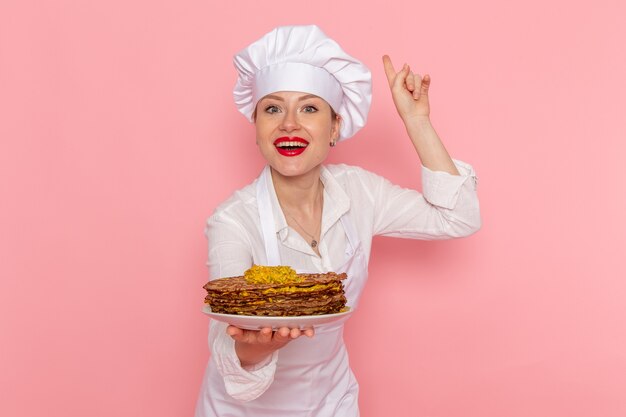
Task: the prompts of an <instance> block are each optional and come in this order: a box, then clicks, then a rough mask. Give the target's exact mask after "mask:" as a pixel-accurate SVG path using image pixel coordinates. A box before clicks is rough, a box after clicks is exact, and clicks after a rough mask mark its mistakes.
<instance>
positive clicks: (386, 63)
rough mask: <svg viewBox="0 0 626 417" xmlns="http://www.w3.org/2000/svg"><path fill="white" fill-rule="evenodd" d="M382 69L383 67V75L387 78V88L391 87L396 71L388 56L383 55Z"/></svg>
mask: <svg viewBox="0 0 626 417" xmlns="http://www.w3.org/2000/svg"><path fill="white" fill-rule="evenodd" d="M383 67H385V75H386V76H387V81H388V82H389V87H391V86H393V82H394V80H395V78H396V70H395V69H394V68H393V63H392V62H391V58H389V55H383Z"/></svg>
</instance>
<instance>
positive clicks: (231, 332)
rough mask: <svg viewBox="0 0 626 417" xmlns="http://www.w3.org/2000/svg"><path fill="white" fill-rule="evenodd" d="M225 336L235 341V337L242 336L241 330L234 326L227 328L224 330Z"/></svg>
mask: <svg viewBox="0 0 626 417" xmlns="http://www.w3.org/2000/svg"><path fill="white" fill-rule="evenodd" d="M226 334H227V335H229V336H230V337H232V338H233V339H235V338H236V337H240V336H241V335H243V329H240V328H239V327H235V326H228V327H227V328H226Z"/></svg>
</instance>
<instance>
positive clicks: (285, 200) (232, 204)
mask: <svg viewBox="0 0 626 417" xmlns="http://www.w3.org/2000/svg"><path fill="white" fill-rule="evenodd" d="M383 64H384V67H385V73H386V75H387V79H388V81H389V86H390V88H391V92H392V96H393V101H394V103H395V106H396V108H397V110H398V113H399V114H400V117H401V119H402V120H403V122H404V124H405V125H406V128H407V132H408V136H409V138H410V139H411V141H412V142H413V144H414V146H415V149H416V151H417V153H418V155H419V158H420V160H421V162H422V165H423V168H422V180H423V186H424V190H423V191H424V194H423V195H422V194H420V193H419V192H417V191H413V190H407V189H403V188H400V187H397V186H394V185H392V184H391V183H389V182H388V181H387V180H385V179H384V178H381V177H379V176H377V175H375V174H372V173H370V172H367V171H365V170H363V169H360V168H357V167H350V166H346V165H335V166H324V165H323V162H324V161H325V159H326V157H327V155H328V153H329V152H330V151H331V148H332V147H333V146H335V144H336V143H337V142H338V141H340V140H343V139H346V138H348V137H350V136H352V135H353V134H354V133H355V132H356V131H358V130H359V129H360V128H361V127H362V126H363V125H364V123H365V120H366V118H367V113H368V110H369V105H370V101H371V76H370V72H369V70H368V69H367V68H366V67H365V66H364V65H363V64H361V63H360V62H359V61H357V60H356V59H354V58H352V57H351V56H349V55H347V54H346V53H345V52H344V51H343V50H342V49H341V48H340V47H339V45H338V44H336V43H335V42H334V41H333V40H331V39H329V38H328V37H326V35H325V34H324V33H323V32H322V31H321V30H319V29H318V28H317V27H316V26H291V27H279V28H277V29H275V30H274V31H272V32H270V33H268V34H267V35H265V36H264V37H263V38H261V39H260V40H258V41H256V42H254V43H253V44H251V45H250V46H249V47H248V48H246V49H244V50H243V51H241V52H240V53H239V54H238V55H237V56H236V57H235V66H236V67H237V69H238V71H239V78H238V81H237V85H236V87H235V92H234V93H235V102H236V104H237V106H238V107H239V110H240V111H241V112H242V113H243V114H244V115H246V116H247V117H248V118H249V119H250V120H251V121H254V123H255V125H256V136H257V144H258V147H259V150H260V151H261V154H262V155H263V157H264V158H265V159H266V160H267V166H266V168H265V169H264V171H263V172H262V174H261V176H260V177H259V178H258V179H257V180H256V181H255V182H253V183H252V184H250V185H249V186H247V187H245V188H243V189H242V190H240V191H238V192H236V193H235V194H234V195H233V196H232V197H231V198H230V199H229V200H227V201H226V202H225V203H223V204H222V205H220V207H218V208H217V209H216V211H215V213H214V214H213V215H212V216H211V218H210V219H209V220H208V225H207V237H208V239H209V261H208V264H209V267H210V272H211V278H212V279H214V278H218V277H226V276H236V275H242V274H243V272H244V271H245V270H246V269H248V268H249V267H250V266H251V265H252V264H253V263H254V264H260V265H289V266H291V267H293V268H294V269H296V270H297V271H298V272H328V271H335V272H346V273H347V275H348V279H347V280H346V296H347V299H348V305H350V306H351V307H352V308H353V309H355V308H356V306H357V304H358V299H359V295H360V294H361V291H362V289H363V286H364V284H365V281H366V279H367V263H368V260H369V254H370V248H371V241H372V237H373V236H374V235H387V236H398V237H405V238H414V239H443V238H451V237H461V236H467V235H469V234H471V233H473V232H475V231H476V230H478V228H479V227H480V216H479V211H478V200H477V197H476V192H475V187H476V177H475V175H474V172H473V170H472V168H471V167H470V166H469V165H467V164H465V163H462V162H460V161H453V160H452V159H451V158H450V156H449V155H448V153H447V152H446V150H445V148H444V146H443V144H442V143H441V141H440V140H439V138H438V136H437V134H436V133H435V131H434V129H433V127H432V126H431V124H430V121H429V111H430V108H429V103H428V87H429V85H430V78H429V76H428V75H426V76H425V77H424V78H423V79H422V78H420V76H419V75H416V74H413V73H412V72H411V70H410V68H409V67H408V66H407V65H405V66H404V67H403V68H402V69H401V70H400V71H398V72H396V71H395V69H394V67H393V65H392V63H391V60H390V59H389V57H387V56H385V57H384V58H383ZM342 332H343V324H330V325H324V326H318V327H316V328H315V329H307V330H303V331H301V330H299V329H289V328H281V329H278V330H277V331H274V332H273V331H272V330H271V329H269V328H266V329H262V330H260V331H249V330H243V329H239V328H236V327H234V326H227V325H226V324H222V323H219V322H214V321H213V322H211V326H210V330H209V345H210V348H211V351H212V355H211V360H210V362H209V365H208V367H207V372H206V375H205V379H204V383H203V386H202V389H201V393H200V398H199V400H198V405H197V409H196V416H197V417H208V416H220V417H224V416H255V417H258V416H272V417H278V416H289V417H294V416H341V417H348V416H358V415H359V411H358V402H357V400H358V385H357V383H356V381H355V379H354V375H353V374H352V371H351V370H350V367H349V364H348V356H347V352H346V349H345V346H344V343H343V336H342V334H343V333H342ZM302 336H307V337H302Z"/></svg>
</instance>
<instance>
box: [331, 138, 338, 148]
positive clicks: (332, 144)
mask: <svg viewBox="0 0 626 417" xmlns="http://www.w3.org/2000/svg"><path fill="white" fill-rule="evenodd" d="M336 144H337V143H335V141H334V140H331V141H330V147H331V148H332V147H334V146H335V145H336Z"/></svg>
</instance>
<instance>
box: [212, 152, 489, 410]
mask: <svg viewBox="0 0 626 417" xmlns="http://www.w3.org/2000/svg"><path fill="white" fill-rule="evenodd" d="M454 163H455V165H456V167H457V169H458V170H459V173H460V175H451V174H448V173H446V172H439V171H431V170H429V169H428V168H426V167H422V187H423V194H421V193H419V192H418V191H415V190H410V189H406V188H402V187H399V186H397V185H394V184H392V183H391V182H389V181H388V180H386V179H385V178H383V177H381V176H378V175H376V174H374V173H371V172H368V171H366V170H364V169H362V168H359V167H353V166H348V165H343V164H342V165H328V166H324V167H323V168H322V171H321V180H322V183H323V184H324V205H323V210H322V228H321V235H320V241H319V245H318V249H319V252H320V256H317V254H316V253H315V252H313V250H312V249H311V247H310V246H309V244H308V242H306V241H305V239H304V238H302V237H301V236H300V235H299V234H298V233H297V232H295V231H294V230H293V229H291V228H289V226H288V225H287V221H286V219H285V217H284V215H283V213H282V211H281V208H280V205H279V204H278V200H277V198H276V193H275V191H274V189H273V187H269V188H270V190H271V196H270V197H271V200H272V210H273V212H274V224H275V227H276V233H277V235H278V244H279V252H280V258H281V263H282V264H283V265H289V266H291V267H293V268H294V269H296V270H297V271H298V272H329V271H333V270H334V269H336V268H337V267H338V266H340V265H341V264H342V263H343V262H344V260H345V258H344V251H345V247H346V235H345V232H344V230H343V226H342V224H341V221H339V219H340V217H341V216H342V215H343V214H344V213H346V212H347V211H350V213H351V217H352V219H353V222H354V223H355V228H356V229H357V233H358V234H359V238H360V240H361V244H362V245H364V246H363V250H364V253H365V255H366V257H367V260H368V261H369V255H370V250H371V244H372V237H373V236H376V235H383V236H394V237H401V238H409V239H429V240H430V239H447V238H455V237H463V236H468V235H470V234H472V233H474V232H476V231H477V230H478V229H479V228H480V224H481V221H480V212H479V206H478V197H477V194H476V185H477V178H476V174H475V173H474V170H473V169H472V167H471V166H470V165H468V164H466V163H464V162H461V161H457V160H454ZM257 181H258V180H255V181H254V182H253V183H252V184H250V185H248V186H246V187H244V188H243V189H241V190H239V191H237V192H235V194H234V195H233V196H232V197H231V198H229V199H228V200H227V201H225V202H224V203H223V204H221V205H220V206H219V207H217V209H216V210H215V213H214V214H213V215H212V216H211V217H210V218H209V219H208V221H207V227H206V236H207V238H208V241H209V258H208V262H207V265H208V266H209V270H210V276H211V279H215V278H220V277H230V276H238V275H242V274H243V272H244V271H245V270H246V269H248V268H250V266H252V264H253V263H255V264H260V265H263V264H265V263H267V258H266V255H265V246H264V243H263V235H262V231H261V226H260V224H259V223H260V221H259V213H258V206H257V199H256V182H257ZM225 329H226V324H223V323H220V322H216V321H211V326H210V329H209V346H210V348H211V352H212V355H211V358H212V361H214V364H215V365H216V366H217V369H218V371H219V372H220V374H221V375H222V376H223V377H224V382H225V386H226V391H227V392H228V394H230V395H231V396H232V397H234V398H235V399H238V400H241V401H249V400H252V399H254V398H257V397H258V396H260V395H261V394H262V393H263V392H264V391H265V390H266V389H267V388H268V387H269V386H270V384H271V383H272V380H273V376H274V372H275V370H276V361H277V360H278V357H279V355H280V351H276V352H274V354H273V355H272V356H271V357H268V358H267V360H266V361H265V362H263V363H260V364H257V365H256V366H254V367H250V368H246V369H244V368H242V367H241V364H240V362H239V359H238V358H237V355H236V353H235V347H234V346H235V344H234V341H233V339H232V338H231V337H230V336H228V335H227V334H226V331H225ZM211 365H212V364H210V365H209V366H211ZM207 388H208V387H207Z"/></svg>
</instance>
